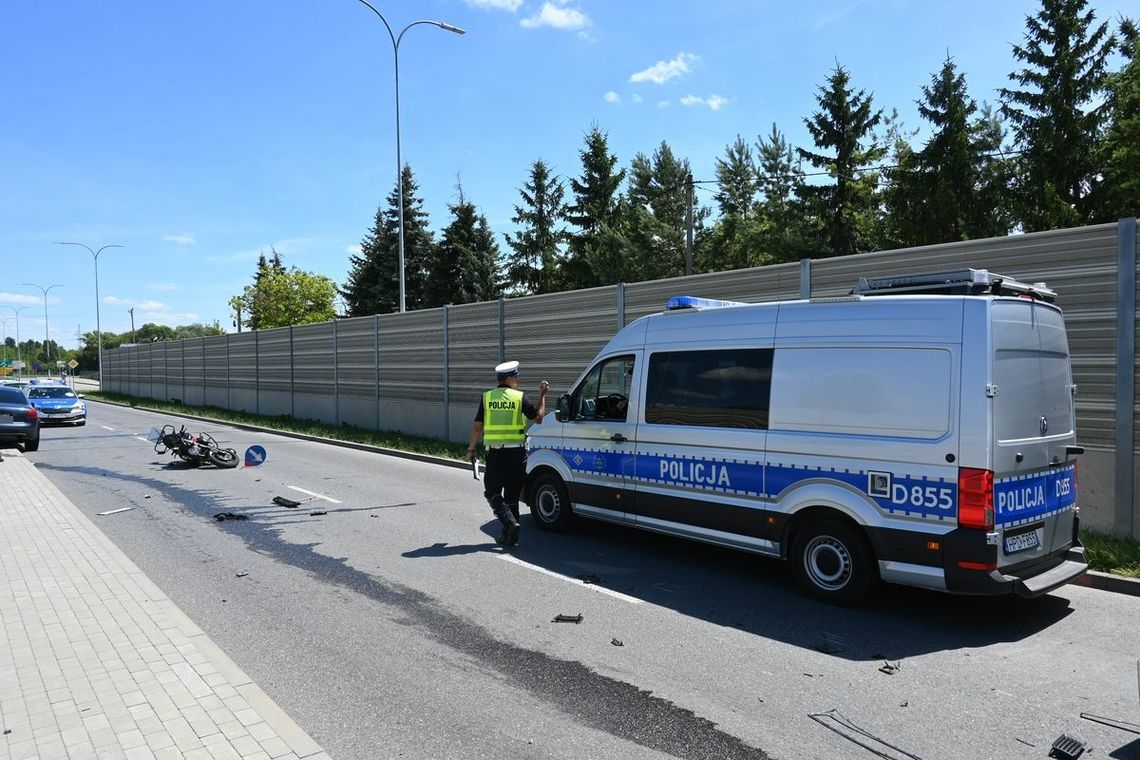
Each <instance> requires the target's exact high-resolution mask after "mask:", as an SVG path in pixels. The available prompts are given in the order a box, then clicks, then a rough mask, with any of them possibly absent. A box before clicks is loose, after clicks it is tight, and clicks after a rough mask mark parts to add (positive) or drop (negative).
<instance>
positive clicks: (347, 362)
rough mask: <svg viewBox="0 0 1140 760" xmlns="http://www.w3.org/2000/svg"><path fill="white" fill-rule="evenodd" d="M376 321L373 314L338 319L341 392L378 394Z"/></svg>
mask: <svg viewBox="0 0 1140 760" xmlns="http://www.w3.org/2000/svg"><path fill="white" fill-rule="evenodd" d="M375 324H376V321H375V320H374V319H373V318H372V317H356V318H354V319H338V320H337V323H336V326H337V333H336V347H337V348H336V351H337V353H336V366H337V383H338V384H339V386H340V392H341V393H342V394H348V395H352V396H369V397H374V396H375V395H376V333H375Z"/></svg>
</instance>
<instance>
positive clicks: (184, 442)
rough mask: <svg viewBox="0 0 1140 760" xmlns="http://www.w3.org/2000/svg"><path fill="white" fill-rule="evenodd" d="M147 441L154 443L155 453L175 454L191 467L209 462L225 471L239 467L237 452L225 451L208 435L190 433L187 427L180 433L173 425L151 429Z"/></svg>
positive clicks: (232, 450) (183, 427)
mask: <svg viewBox="0 0 1140 760" xmlns="http://www.w3.org/2000/svg"><path fill="white" fill-rule="evenodd" d="M147 440H148V441H154V450H155V453H157V454H174V455H176V456H178V457H179V458H180V459H182V460H183V461H184V462H187V463H189V464H190V466H191V467H200V466H202V465H203V464H206V463H207V462H209V463H210V464H212V465H214V466H215V467H221V468H224V469H229V468H231V467H237V465H238V455H237V451H235V450H234V449H223V448H222V447H221V446H219V445H218V442H217V441H215V440H214V439H213V437H211V436H210V435H209V434H208V433H198V434H197V435H194V434H192V433H189V432H187V431H186V426H185V425H183V426H182V428H181V429H180V430H178V431H175V429H174V426H173V425H163V426H162V429H159V428H151V431H150V435H148V436H147Z"/></svg>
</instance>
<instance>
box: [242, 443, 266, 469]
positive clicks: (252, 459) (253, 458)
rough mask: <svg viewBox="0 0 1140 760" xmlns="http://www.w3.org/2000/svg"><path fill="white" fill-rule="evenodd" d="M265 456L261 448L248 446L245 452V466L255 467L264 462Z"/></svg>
mask: <svg viewBox="0 0 1140 760" xmlns="http://www.w3.org/2000/svg"><path fill="white" fill-rule="evenodd" d="M266 456H267V454H266V453H265V449H264V448H263V447H262V446H256V445H254V446H250V447H249V448H248V449H246V450H245V466H246V467H257V465H259V464H261V463H262V462H264V461H265V457H266Z"/></svg>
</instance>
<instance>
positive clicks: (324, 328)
mask: <svg viewBox="0 0 1140 760" xmlns="http://www.w3.org/2000/svg"><path fill="white" fill-rule="evenodd" d="M285 339H286V341H287V339H288V334H287V333H286V335H285ZM281 345H282V350H281V351H282V356H283V363H281V364H279V367H278V369H277V370H275V372H274V374H275V376H276V377H278V379H283V380H284V383H285V388H284V389H285V390H288V389H289V386H288V383H289V374H288V371H287V367H288V363H289V358H288V356H289V355H288V343H287V342H285V343H282V344H281ZM335 361H336V353H335V351H334V349H333V323H332V322H321V323H319V324H312V325H294V327H293V383H294V390H295V391H297V392H300V391H302V390H303V391H304V392H305V393H320V394H326V395H328V396H333V395H334V394H335V392H336V385H335V377H334V376H335V374H336V367H335V365H334V362H335Z"/></svg>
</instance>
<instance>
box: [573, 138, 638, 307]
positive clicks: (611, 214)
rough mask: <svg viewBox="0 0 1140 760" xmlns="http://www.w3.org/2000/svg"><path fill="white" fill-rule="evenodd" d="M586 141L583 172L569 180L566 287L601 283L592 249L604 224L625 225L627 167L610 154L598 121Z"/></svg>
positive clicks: (580, 153) (579, 154)
mask: <svg viewBox="0 0 1140 760" xmlns="http://www.w3.org/2000/svg"><path fill="white" fill-rule="evenodd" d="M585 143H586V144H585V147H583V148H582V150H580V151H579V152H578V156H579V158H581V160H582V174H581V176H580V177H579V178H577V179H574V178H571V179H570V190H571V191H572V192H573V193H574V200H573V203H571V204H570V205H569V206H568V208H567V214H566V220H567V221H568V222H569V223H570V224H571V225H572V226H573V227H574V228H575V229H574V230H572V232H571V234H570V237H569V245H568V250H567V258H566V262H565V265H564V266H563V267H562V271H563V277H562V288H563V289H566V290H575V289H579V288H588V287H593V286H595V285H599V284H602V281H601V280H599V279H598V276H597V275H596V273H594V272H593V270H592V269H591V267H590V264H589V258H590V256H591V251H592V249H593V248H594V246H595V245H597V244H598V242H599V238H600V236H601V235H602V231H603V227H605V226H609V227H610V229H611V231H612V230H614V229H616V228H618V227H620V226H622V225H621V222H620V220H619V214H620V211H621V209H622V208H624V206H623V205H622V204H620V203H619V200H620V193H619V188H620V187H621V184H622V182H624V181H625V169H618V168H617V163H618V158H617V156H616V155H614V154H612V153H610V147H609V138H608V136H607V135H606V133H605V132H603V131H602V130H601V128H600V127H598V126H597V125H596V124H595V125H593V126H592V127H590V131H589V132H587V133H586V139H585ZM610 241H611V242H612V236H611V237H610Z"/></svg>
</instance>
